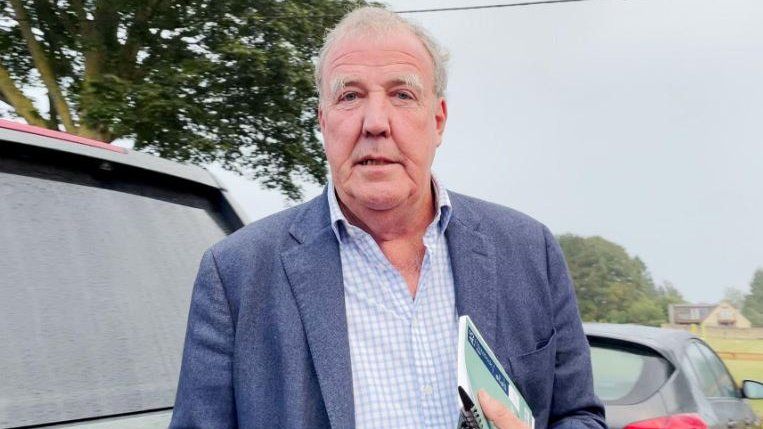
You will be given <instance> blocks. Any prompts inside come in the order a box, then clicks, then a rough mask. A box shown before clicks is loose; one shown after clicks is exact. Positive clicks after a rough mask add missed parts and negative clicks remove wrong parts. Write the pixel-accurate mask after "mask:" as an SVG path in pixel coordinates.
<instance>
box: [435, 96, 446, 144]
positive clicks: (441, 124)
mask: <svg viewBox="0 0 763 429" xmlns="http://www.w3.org/2000/svg"><path fill="white" fill-rule="evenodd" d="M434 120H435V127H436V129H437V134H438V135H439V136H440V139H439V141H438V142H437V146H440V143H442V134H443V133H444V132H445V122H447V120H448V102H447V101H445V97H440V99H439V100H437V104H436V105H435V106H434Z"/></svg>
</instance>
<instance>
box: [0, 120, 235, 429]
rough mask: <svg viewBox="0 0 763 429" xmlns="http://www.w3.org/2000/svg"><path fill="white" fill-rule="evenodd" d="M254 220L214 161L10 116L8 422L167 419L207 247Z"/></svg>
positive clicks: (110, 424)
mask: <svg viewBox="0 0 763 429" xmlns="http://www.w3.org/2000/svg"><path fill="white" fill-rule="evenodd" d="M246 222H247V220H246V218H245V216H244V214H243V212H242V211H241V210H240V209H238V208H237V206H236V204H235V203H234V202H233V201H232V200H231V198H230V196H229V195H228V193H227V192H226V191H225V190H224V189H223V187H222V186H221V185H220V184H219V183H218V181H217V180H216V179H215V177H214V176H213V175H212V174H210V173H209V172H208V171H207V170H205V169H202V168H199V167H194V166H189V165H184V164H180V163H177V162H172V161H168V160H165V159H161V158H158V157H154V156H151V155H147V154H143V153H138V152H134V151H131V150H127V149H124V148H121V147H117V146H114V145H110V144H106V143H102V142H97V141H93V140H88V139H84V138H80V137H76V136H72V135H68V134H65V133H60V132H56V131H50V130H46V129H42V128H37V127H30V126H26V125H21V124H18V123H15V122H10V121H3V120H0V344H1V345H2V346H0V428H17V427H24V428H27V427H35V428H37V427H61V428H63V427H77V428H90V429H105V428H109V429H118V428H123V429H126V428H141V429H152V428H166V427H167V425H168V423H169V419H170V415H171V412H172V411H171V410H172V405H173V402H174V400H175V389H176V386H177V377H178V372H179V367H180V360H181V355H182V347H183V340H184V335H185V328H186V320H187V314H188V308H189V302H190V297H191V289H192V285H193V280H194V277H195V274H196V269H197V267H198V263H199V261H200V259H201V255H202V253H203V251H204V250H205V249H206V248H207V247H209V246H210V245H212V244H213V243H214V242H216V241H218V240H220V239H221V238H223V237H224V236H225V235H227V234H230V233H231V232H233V231H234V230H236V229H238V228H239V227H241V226H243V225H244V224H245V223H246Z"/></svg>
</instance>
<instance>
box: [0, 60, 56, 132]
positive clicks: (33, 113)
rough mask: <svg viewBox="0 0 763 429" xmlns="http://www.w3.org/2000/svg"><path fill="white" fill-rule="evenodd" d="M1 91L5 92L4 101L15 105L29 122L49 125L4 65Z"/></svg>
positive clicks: (0, 69)
mask: <svg viewBox="0 0 763 429" xmlns="http://www.w3.org/2000/svg"><path fill="white" fill-rule="evenodd" d="M0 92H1V93H2V94H3V101H4V102H5V103H8V104H9V105H10V106H11V107H13V110H15V111H16V113H17V114H18V115H19V116H21V117H22V118H24V119H25V120H26V121H27V123H28V124H30V125H37V126H39V127H46V128H47V127H48V126H47V124H46V123H45V120H44V119H43V118H42V117H41V116H40V112H38V111H37V109H36V108H35V107H34V105H33V104H32V100H30V99H29V98H27V96H26V95H24V93H23V92H21V90H20V89H19V88H18V87H17V86H16V84H15V83H14V82H13V79H11V76H10V74H9V73H8V70H6V69H5V68H4V67H2V66H0Z"/></svg>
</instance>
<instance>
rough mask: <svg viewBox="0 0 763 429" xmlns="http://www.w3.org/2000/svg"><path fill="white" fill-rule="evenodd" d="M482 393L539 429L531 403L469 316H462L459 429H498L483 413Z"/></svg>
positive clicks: (460, 331) (459, 324) (531, 428)
mask: <svg viewBox="0 0 763 429" xmlns="http://www.w3.org/2000/svg"><path fill="white" fill-rule="evenodd" d="M480 390H484V391H485V392H487V393H488V394H489V395H490V396H492V397H493V398H495V399H497V400H498V401H500V402H501V403H502V404H503V405H504V406H506V407H507V408H508V409H509V411H511V412H512V413H514V415H515V416H517V417H518V418H519V420H521V421H523V422H525V423H526V424H527V426H529V427H530V429H534V428H535V418H534V417H533V413H532V410H530V407H529V406H528V405H527V402H526V401H525V399H524V398H523V397H522V395H521V394H520V393H519V390H517V387H516V386H515V385H514V383H513V382H512V381H511V379H510V378H509V376H508V375H507V374H506V371H504V369H503V367H502V366H501V363H500V362H499V361H498V359H496V357H495V354H493V351H492V350H490V347H489V346H488V345H487V343H486V342H485V340H484V339H483V338H482V335H480V333H479V331H478V330H477V327H476V326H474V323H473V322H472V320H471V319H470V318H469V316H461V317H460V318H459V319H458V399H459V402H460V403H461V406H462V409H461V419H460V420H459V423H458V428H459V429H495V426H494V425H493V424H492V423H490V422H488V421H487V419H485V418H484V414H483V413H482V408H481V407H480V404H479V401H478V400H477V392H479V391H480Z"/></svg>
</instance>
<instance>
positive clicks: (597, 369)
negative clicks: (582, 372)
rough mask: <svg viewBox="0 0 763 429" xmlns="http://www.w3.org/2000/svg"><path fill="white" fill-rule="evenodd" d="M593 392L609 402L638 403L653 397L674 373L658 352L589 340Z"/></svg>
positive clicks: (625, 344)
mask: <svg viewBox="0 0 763 429" xmlns="http://www.w3.org/2000/svg"><path fill="white" fill-rule="evenodd" d="M589 341H590V343H591V366H592V367H593V384H594V391H595V392H596V394H597V395H598V397H599V398H601V400H602V401H604V403H606V404H610V405H628V404H636V403H639V402H641V401H643V400H645V399H646V398H648V397H650V396H652V395H653V394H654V393H655V392H657V390H659V389H660V387H662V385H664V384H665V382H666V381H667V380H668V378H669V377H670V375H671V374H672V373H673V370H674V368H673V365H671V363H670V362H669V361H668V360H667V359H665V358H664V357H662V356H661V355H660V354H659V353H657V352H655V351H653V350H651V349H649V348H647V347H643V346H639V345H636V344H628V343H625V342H620V341H607V340H600V339H596V338H593V339H590V338H589Z"/></svg>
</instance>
